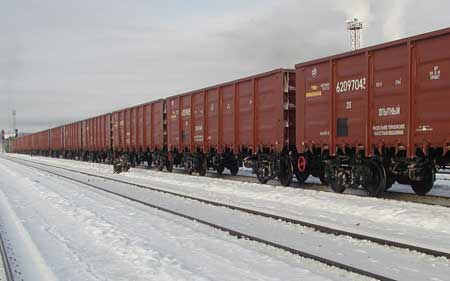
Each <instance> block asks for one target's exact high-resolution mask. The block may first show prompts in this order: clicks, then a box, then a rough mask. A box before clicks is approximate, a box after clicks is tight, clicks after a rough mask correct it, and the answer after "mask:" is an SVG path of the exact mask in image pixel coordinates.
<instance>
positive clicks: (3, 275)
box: [0, 230, 14, 281]
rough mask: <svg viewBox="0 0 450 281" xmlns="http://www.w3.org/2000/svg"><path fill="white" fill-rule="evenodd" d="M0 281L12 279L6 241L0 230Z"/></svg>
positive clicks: (10, 280)
mask: <svg viewBox="0 0 450 281" xmlns="http://www.w3.org/2000/svg"><path fill="white" fill-rule="evenodd" d="M0 256H1V258H0V281H5V280H6V281H14V278H13V270H12V268H11V265H10V263H9V260H8V255H7V254H6V243H5V241H4V237H3V235H2V233H1V230H0Z"/></svg>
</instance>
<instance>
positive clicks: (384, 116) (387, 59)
mask: <svg viewBox="0 0 450 281" xmlns="http://www.w3.org/2000/svg"><path fill="white" fill-rule="evenodd" d="M371 55H372V58H373V63H372V65H373V66H372V69H371V72H372V73H371V77H372V81H373V83H372V86H371V88H372V96H373V98H372V99H373V101H372V104H371V106H370V108H371V109H372V111H371V116H372V118H371V120H372V122H371V128H370V129H371V131H372V133H371V141H370V143H371V144H373V145H378V144H384V145H389V146H397V145H398V144H402V145H406V144H407V141H408V139H407V137H408V134H407V130H409V128H408V118H409V114H410V111H409V107H408V98H409V87H408V85H409V52H408V45H407V44H403V45H399V46H394V47H390V48H386V49H380V50H376V51H374V52H373V53H372V54H371Z"/></svg>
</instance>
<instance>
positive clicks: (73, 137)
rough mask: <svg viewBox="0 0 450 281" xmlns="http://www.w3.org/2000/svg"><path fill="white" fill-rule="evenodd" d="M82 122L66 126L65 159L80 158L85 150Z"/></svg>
mask: <svg viewBox="0 0 450 281" xmlns="http://www.w3.org/2000/svg"><path fill="white" fill-rule="evenodd" d="M81 128H82V122H81V121H80V122H75V123H72V124H68V125H65V126H64V155H65V156H64V157H65V158H68V159H75V158H77V159H78V158H79V157H80V155H81V151H82V149H83V144H82V138H81Z"/></svg>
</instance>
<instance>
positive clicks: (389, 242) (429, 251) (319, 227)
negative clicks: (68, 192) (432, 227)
mask: <svg viewBox="0 0 450 281" xmlns="http://www.w3.org/2000/svg"><path fill="white" fill-rule="evenodd" d="M6 159H8V160H10V161H13V162H16V163H19V164H22V165H26V166H28V167H32V168H35V169H40V170H43V171H45V172H48V173H51V174H54V175H57V176H61V177H65V178H67V179H70V180H74V181H77V180H76V179H73V178H68V177H66V176H64V175H60V174H58V173H55V172H51V171H48V170H45V169H41V168H37V167H35V166H33V165H29V164H25V163H23V162H22V161H25V162H28V163H31V164H36V165H40V166H44V167H50V168H56V169H61V170H64V171H68V172H72V173H78V174H82V175H85V176H91V177H95V178H100V179H103V180H109V181H113V182H118V183H122V184H126V185H131V186H135V187H139V188H143V189H148V190H151V191H155V192H160V193H164V194H168V195H172V196H177V197H180V198H184V199H190V200H193V201H197V202H201V203H204V204H209V205H213V206H216V207H224V208H228V209H231V210H236V211H240V212H244V213H248V214H251V215H257V216H261V217H265V218H271V219H274V220H279V221H283V222H287V223H291V224H296V225H300V226H304V227H309V228H312V229H314V230H315V231H318V232H322V233H325V234H332V235H343V236H349V237H351V238H354V239H359V240H367V241H370V242H373V243H376V244H379V245H386V246H391V247H396V248H401V249H407V250H411V251H416V252H420V253H424V254H427V255H432V256H436V257H446V258H448V259H450V253H447V252H442V251H437V250H433V249H428V248H423V247H419V246H415V245H410V244H406V243H401V242H396V241H392V240H387V239H382V238H377V237H372V236H368V235H363V234H358V233H353V232H349V231H344V230H340V229H335V228H330V227H326V226H322V225H318V224H314V223H310V222H306V221H302V220H298V219H293V218H288V217H283V216H279V215H276V214H271V213H267V212H261V211H257V210H253V209H249V208H244V207H240V206H236V205H231V204H226V203H222V202H218V201H212V200H208V199H203V198H199V197H194V196H190V195H186V194H182V193H178V192H174V191H168V190H165V189H161V188H157V187H154V186H149V185H143V184H138V183H133V182H129V181H124V180H119V179H114V178H110V177H106V176H101V175H95V174H92V173H87V172H83V171H78V170H74V169H70V168H64V167H59V166H55V165H50V164H45V163H38V162H35V161H30V160H25V159H20V160H19V159H11V158H10V157H8V158H6ZM77 182H80V181H77ZM81 183H83V184H86V183H84V182H81ZM104 191H106V190H104ZM116 195H117V194H116Z"/></svg>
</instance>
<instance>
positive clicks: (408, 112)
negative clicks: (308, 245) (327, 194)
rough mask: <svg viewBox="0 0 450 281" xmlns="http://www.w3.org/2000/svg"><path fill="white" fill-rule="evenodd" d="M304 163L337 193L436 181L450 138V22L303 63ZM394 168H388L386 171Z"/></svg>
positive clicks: (300, 135) (300, 141)
mask: <svg viewBox="0 0 450 281" xmlns="http://www.w3.org/2000/svg"><path fill="white" fill-rule="evenodd" d="M296 71H297V72H296V77H297V124H298V125H297V148H298V150H299V151H301V152H303V153H304V155H303V156H302V157H300V158H299V163H298V166H299V168H300V170H302V171H304V174H305V175H306V176H307V174H314V175H317V176H320V177H322V179H323V181H324V182H329V183H330V184H331V186H332V188H333V189H334V190H335V191H337V192H342V191H344V190H345V188H347V187H357V186H359V185H363V186H364V187H365V188H366V190H367V191H368V192H369V193H370V194H372V195H375V196H376V195H379V194H381V193H382V192H383V191H384V190H385V188H389V187H390V186H391V185H392V183H393V182H394V181H398V182H400V183H409V184H411V185H412V187H413V189H414V191H415V192H416V193H418V194H425V193H427V192H428V191H429V190H430V189H431V188H432V186H433V182H434V178H435V175H434V173H435V169H436V164H445V163H448V159H449V155H448V147H449V145H450V122H449V120H450V110H449V108H450V95H449V93H450V29H445V30H441V31H437V32H432V33H428V34H424V35H420V36H415V37H411V38H407V39H403V40H398V41H394V42H390V43H386V44H382V45H379V46H375V47H370V48H366V49H362V50H358V51H355V52H349V53H345V54H341V55H337V56H333V57H328V58H324V59H319V60H315V61H312V62H307V63H301V64H298V65H297V66H296ZM385 174H386V175H385Z"/></svg>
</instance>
